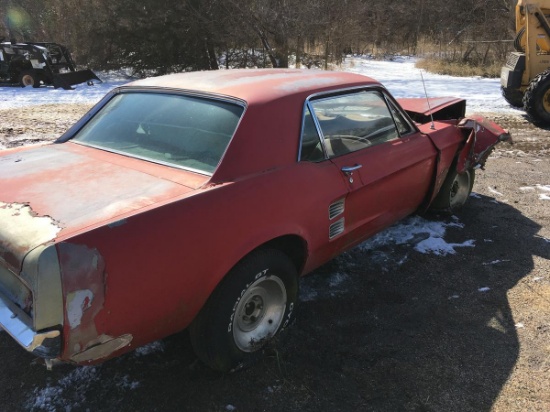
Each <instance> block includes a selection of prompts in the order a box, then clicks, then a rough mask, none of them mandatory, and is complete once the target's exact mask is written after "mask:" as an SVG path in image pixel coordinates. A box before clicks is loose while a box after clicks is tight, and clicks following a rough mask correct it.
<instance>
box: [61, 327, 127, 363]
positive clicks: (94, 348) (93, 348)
mask: <svg viewBox="0 0 550 412" xmlns="http://www.w3.org/2000/svg"><path fill="white" fill-rule="evenodd" d="M132 339H133V336H132V335H131V334H126V335H122V336H119V337H118V338H113V337H112V336H108V335H101V336H99V337H98V338H97V339H96V340H95V341H93V342H90V344H89V347H88V349H86V350H84V351H82V352H80V353H77V354H75V355H73V356H72V357H71V360H72V361H73V362H77V363H81V362H87V361H94V360H97V359H103V358H106V357H108V356H109V355H111V354H112V353H114V352H116V351H117V350H119V349H122V348H124V347H125V346H128V345H129V344H130V342H132Z"/></svg>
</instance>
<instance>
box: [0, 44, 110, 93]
mask: <svg viewBox="0 0 550 412" xmlns="http://www.w3.org/2000/svg"><path fill="white" fill-rule="evenodd" d="M94 80H97V81H99V82H101V80H100V79H99V77H97V76H96V75H95V74H94V72H92V71H91V70H89V69H88V70H79V71H77V70H76V65H75V63H74V61H73V59H72V57H71V54H70V53H69V50H67V48H66V47H64V46H62V45H60V44H57V43H34V42H33V43H15V42H4V41H2V42H0V82H5V83H9V84H20V85H21V87H26V86H32V87H40V86H41V85H45V86H48V85H53V86H54V87H55V88H56V89H57V88H59V87H61V88H63V89H65V90H72V89H73V88H72V87H71V86H73V85H75V84H79V83H84V82H86V83H88V85H92V84H93V82H94Z"/></svg>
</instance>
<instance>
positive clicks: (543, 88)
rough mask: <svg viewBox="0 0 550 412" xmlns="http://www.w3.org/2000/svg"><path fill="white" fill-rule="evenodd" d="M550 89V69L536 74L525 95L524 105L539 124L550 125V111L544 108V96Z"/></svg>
mask: <svg viewBox="0 0 550 412" xmlns="http://www.w3.org/2000/svg"><path fill="white" fill-rule="evenodd" d="M549 89H550V71H549V70H547V71H544V72H542V73H541V74H539V75H538V76H536V77H535V78H534V79H533V80H532V81H531V84H530V85H529V87H528V88H527V90H526V91H525V94H524V96H523V106H524V108H525V111H526V112H527V114H528V115H529V116H530V117H531V119H532V120H533V121H534V122H535V123H537V124H543V125H550V112H548V111H546V110H545V109H544V102H543V100H544V96H545V94H546V93H547V92H548V90H549Z"/></svg>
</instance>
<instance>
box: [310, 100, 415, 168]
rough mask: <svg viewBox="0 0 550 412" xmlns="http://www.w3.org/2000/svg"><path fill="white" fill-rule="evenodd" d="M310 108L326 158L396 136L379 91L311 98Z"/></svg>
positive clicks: (397, 135)
mask: <svg viewBox="0 0 550 412" xmlns="http://www.w3.org/2000/svg"><path fill="white" fill-rule="evenodd" d="M311 107H312V108H313V112H314V115H315V117H316V118H317V120H318V121H319V125H320V127H321V131H322V134H323V139H324V146H325V150H326V152H327V154H328V155H329V157H335V156H340V155H343V154H346V153H350V152H355V151H357V150H361V149H364V148H366V147H369V146H372V145H376V144H380V143H384V142H387V141H389V140H392V139H395V138H397V137H399V133H398V130H397V127H396V122H395V121H394V116H393V115H392V113H391V112H390V110H389V109H388V105H387V104H386V99H385V98H384V96H383V95H382V94H381V93H380V92H378V91H374V90H369V91H365V90H363V91H360V92H355V93H353V94H346V95H340V96H334V97H329V98H321V99H319V100H312V101H311ZM402 120H404V119H402ZM405 125H407V123H406V122H405ZM409 127H410V126H409Z"/></svg>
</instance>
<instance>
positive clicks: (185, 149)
mask: <svg viewBox="0 0 550 412" xmlns="http://www.w3.org/2000/svg"><path fill="white" fill-rule="evenodd" d="M243 111H244V108H243V107H242V106H240V105H238V104H236V103H231V102H228V101H222V100H215V99H208V98H202V97H195V96H182V95H175V94H160V93H145V92H132V93H122V94H119V95H117V96H115V97H113V98H112V99H111V100H110V101H109V102H108V103H107V104H106V105H105V106H104V107H103V108H102V109H101V110H100V111H99V112H98V113H97V114H96V115H95V116H94V117H93V118H92V119H91V120H90V121H89V122H88V123H87V124H86V125H85V126H84V127H83V128H82V129H80V130H79V131H78V132H77V134H76V135H75V137H74V138H73V139H72V141H74V142H77V143H81V144H85V145H88V146H93V147H97V148H99V149H104V150H108V151H111V152H115V153H120V154H123V155H127V156H131V157H136V158H140V159H144V160H148V161H152V162H155V163H161V164H166V165H170V166H176V167H180V168H183V169H187V170H191V171H196V172H199V173H202V174H208V175H210V174H212V173H213V172H214V170H215V169H216V167H217V165H218V163H219V162H220V159H221V158H222V156H223V154H224V152H225V150H226V148H227V146H228V144H229V141H230V140H231V138H232V136H233V134H234V133H235V130H236V128H237V125H238V123H239V120H240V117H241V116H242V113H243Z"/></svg>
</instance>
